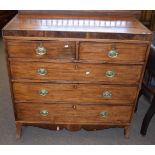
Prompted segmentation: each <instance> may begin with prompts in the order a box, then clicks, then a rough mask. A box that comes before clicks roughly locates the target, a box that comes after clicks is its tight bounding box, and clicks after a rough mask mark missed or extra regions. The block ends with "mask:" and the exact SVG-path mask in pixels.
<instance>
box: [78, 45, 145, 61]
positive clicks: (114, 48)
mask: <svg viewBox="0 0 155 155" xmlns="http://www.w3.org/2000/svg"><path fill="white" fill-rule="evenodd" d="M146 51H147V44H134V43H94V42H81V43H80V50H79V57H80V59H81V60H87V61H92V60H93V61H105V62H117V63H120V62H136V63H137V62H144V61H145V55H146Z"/></svg>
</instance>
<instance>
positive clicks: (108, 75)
mask: <svg viewBox="0 0 155 155" xmlns="http://www.w3.org/2000/svg"><path fill="white" fill-rule="evenodd" d="M115 74H116V73H115V72H114V71H112V70H108V71H106V73H105V75H106V77H108V78H112V77H114V76H115Z"/></svg>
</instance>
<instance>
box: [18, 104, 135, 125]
mask: <svg viewBox="0 0 155 155" xmlns="http://www.w3.org/2000/svg"><path fill="white" fill-rule="evenodd" d="M16 111H17V113H16V114H17V120H20V121H37V122H38V121H49V122H51V123H56V124H65V123H70V124H80V123H81V124H91V123H93V124H98V123H100V124H102V123H103V124H104V123H113V124H115V123H129V121H130V117H131V113H132V106H106V105H74V104H39V103H36V104H24V103H18V104H16Z"/></svg>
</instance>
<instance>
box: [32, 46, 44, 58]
mask: <svg viewBox="0 0 155 155" xmlns="http://www.w3.org/2000/svg"><path fill="white" fill-rule="evenodd" d="M35 51H36V54H37V55H40V56H42V55H45V54H46V52H47V50H46V48H45V47H43V46H38V47H37V48H36V49H35Z"/></svg>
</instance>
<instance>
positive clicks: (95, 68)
mask: <svg viewBox="0 0 155 155" xmlns="http://www.w3.org/2000/svg"><path fill="white" fill-rule="evenodd" d="M10 65H11V73H12V77H13V79H29V80H31V79H33V80H51V81H52V80H62V81H65V80H66V81H81V82H108V83H122V84H124V83H127V84H132V83H138V82H139V79H140V76H141V71H142V66H140V65H132V66H130V65H129V66H128V65H110V64H79V63H77V64H76V63H64V64H63V63H39V62H14V61H11V62H10Z"/></svg>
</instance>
